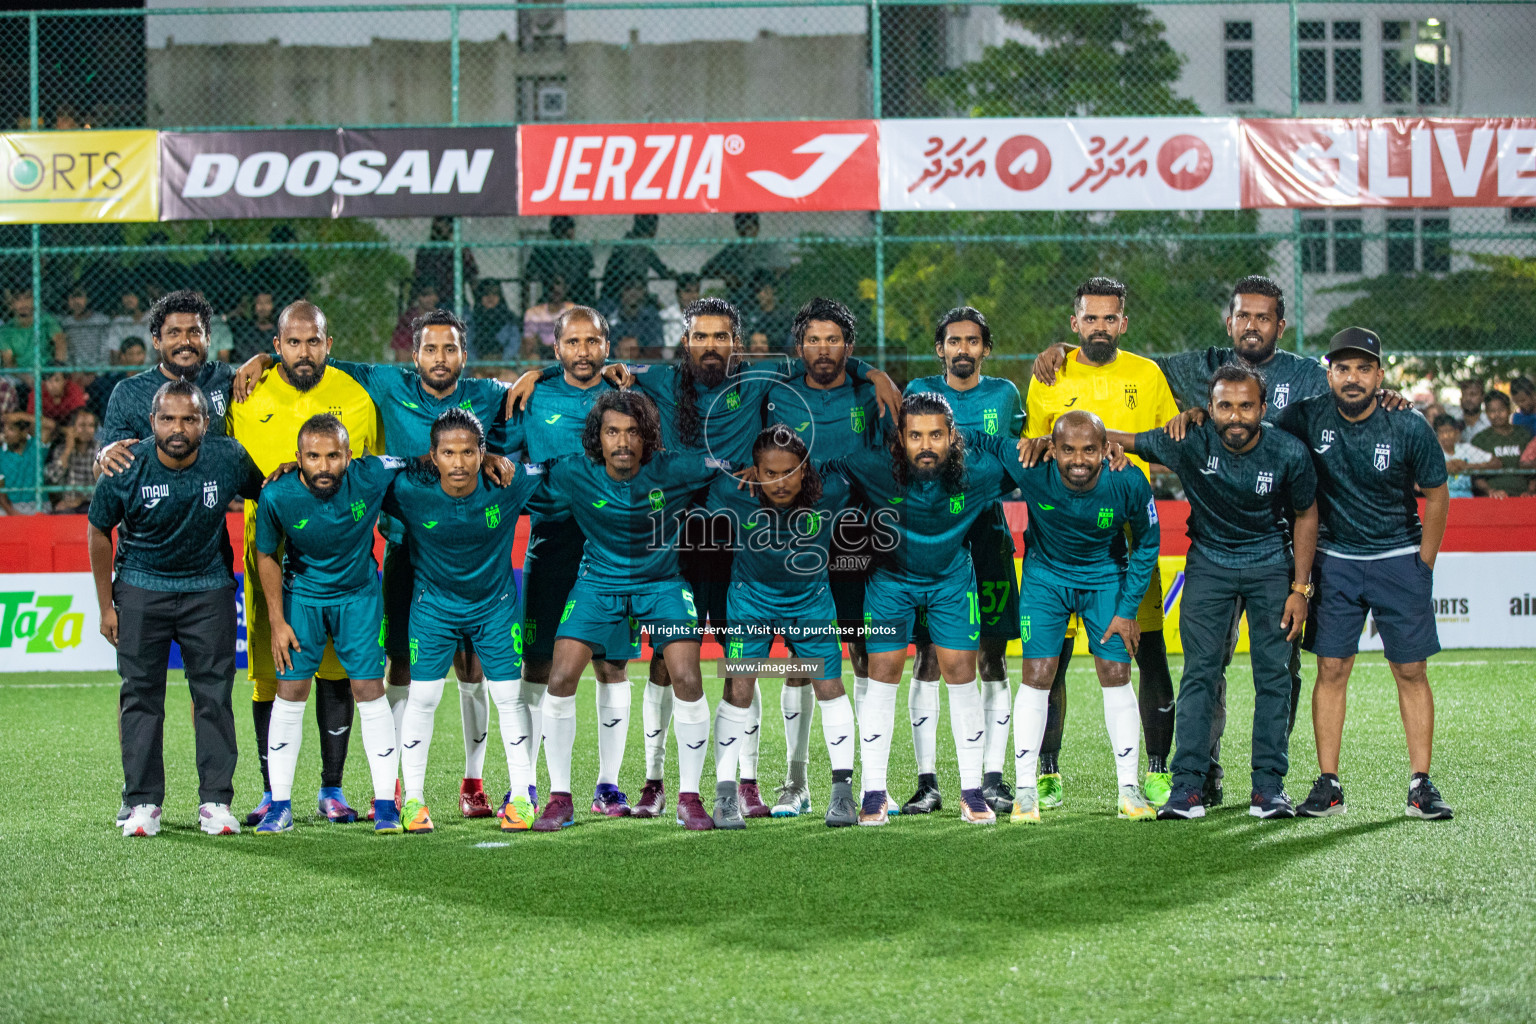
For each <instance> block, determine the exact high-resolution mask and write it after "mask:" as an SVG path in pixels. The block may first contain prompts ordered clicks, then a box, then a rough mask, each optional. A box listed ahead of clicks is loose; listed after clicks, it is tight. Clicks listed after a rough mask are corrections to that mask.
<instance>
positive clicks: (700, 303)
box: [683, 297, 741, 339]
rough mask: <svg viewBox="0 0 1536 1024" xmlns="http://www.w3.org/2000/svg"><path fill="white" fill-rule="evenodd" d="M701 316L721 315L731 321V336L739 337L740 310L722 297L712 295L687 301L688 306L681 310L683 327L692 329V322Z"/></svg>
mask: <svg viewBox="0 0 1536 1024" xmlns="http://www.w3.org/2000/svg"><path fill="white" fill-rule="evenodd" d="M701 316H723V317H725V318H726V319H728V320H730V322H731V337H733V338H737V339H739V338H740V337H741V310H739V309H737V308H736V307H735V306H734V305H732V304H731V303H729V302H726V301H725V300H724V299H718V298H714V297H710V298H704V299H694V300H693V301H692V302H690V303H688V308H687V309H685V310H683V324H684V327H685V329H687V330H692V329H693V322H694V321H695V320H697V319H698V318H699V317H701Z"/></svg>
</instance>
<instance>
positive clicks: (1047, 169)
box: [880, 117, 1239, 210]
mask: <svg viewBox="0 0 1536 1024" xmlns="http://www.w3.org/2000/svg"><path fill="white" fill-rule="evenodd" d="M1238 183H1239V175H1238V167H1237V122H1236V121H1235V120H1233V119H1231V118H1195V117H1157V118H1134V117H1124V118H1091V117H1090V118H1073V119H1067V118H918V119H913V120H900V121H881V122H880V208H881V209H883V210H1234V209H1236V208H1237V205H1238V191H1239V190H1238Z"/></svg>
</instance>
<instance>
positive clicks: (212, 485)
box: [203, 480, 219, 508]
mask: <svg viewBox="0 0 1536 1024" xmlns="http://www.w3.org/2000/svg"><path fill="white" fill-rule="evenodd" d="M203 507H204V508H218V507H219V482H218V481H217V480H204V481H203Z"/></svg>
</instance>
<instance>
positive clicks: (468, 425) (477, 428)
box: [431, 407, 485, 452]
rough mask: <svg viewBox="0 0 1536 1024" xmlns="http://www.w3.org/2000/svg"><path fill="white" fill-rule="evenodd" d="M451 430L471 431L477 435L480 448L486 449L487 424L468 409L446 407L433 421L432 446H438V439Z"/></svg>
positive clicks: (434, 447)
mask: <svg viewBox="0 0 1536 1024" xmlns="http://www.w3.org/2000/svg"><path fill="white" fill-rule="evenodd" d="M449 430H467V431H469V432H470V433H471V434H474V435H475V441H476V442H478V445H479V448H480V450H481V451H482V452H483V451H485V426H484V425H483V424H482V423H481V422H480V417H478V416H476V415H475V414H474V413H472V412H470V411H469V410H468V409H460V408H458V407H454V408H452V409H444V410H443V411H442V412H441V413H440V414H439V415H438V417H437V419H435V420H433V421H432V434H431V438H432V442H431V446H432V448H433V449H436V448H437V439H438V438H439V437H441V436H442V435H443V433H444V432H445V431H449Z"/></svg>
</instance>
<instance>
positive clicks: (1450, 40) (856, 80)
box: [0, 0, 1536, 505]
mask: <svg viewBox="0 0 1536 1024" xmlns="http://www.w3.org/2000/svg"><path fill="white" fill-rule="evenodd" d="M1533 49H1536V3H1531V2H1522V3H1452V2H1447V0H1435V2H1428V0H1426V2H1395V0H1394V2H1371V3H1335V4H1313V3H1299V2H1294V0H1275V2H1261V3H1211V2H1159V3H1143V4H1137V5H1131V4H1120V3H1036V4H995V3H993V4H972V3H950V4H942V5H936V4H921V3H909V2H905V0H889V2H882V0H866V2H846V3H845V2H839V0H825V2H817V3H798V4H790V3H777V2H767V3H757V2H750V3H703V2H695V3H687V2H683V3H672V4H663V3H621V2H614V3H601V2H599V3H588V2H572V3H566V4H561V3H539V4H519V5H513V4H507V5H484V4H482V5H471V4H461V5H446V4H434V5H378V4H362V3H359V4H350V3H348V4H333V5H329V6H323V7H321V6H297V5H281V6H268V7H259V8H258V7H250V8H239V9H199V8H192V7H183V8H176V7H170V6H159V7H156V8H154V9H152V10H149V11H143V10H136V11H121V12H118V11H110V12H108V11H95V12H89V13H78V12H47V11H45V12H36V13H25V12H21V13H16V12H3V13H0V115H3V117H4V123H5V124H6V125H7V126H10V127H12V128H15V129H17V130H27V129H29V128H32V129H39V130H51V129H69V128H94V129H101V128H130V127H132V128H159V129H176V130H184V131H200V130H213V129H220V130H239V129H249V128H262V127H332V128H333V127H358V128H362V127H387V126H423V125H497V126H510V125H516V124H519V123H528V122H538V121H565V122H627V121H693V120H700V121H707V120H766V119H772V120H792V119H827V118H863V117H885V118H900V117H922V116H945V117H967V116H975V117H994V116H1165V115H1184V116H1188V115H1208V116H1224V117H1230V116H1260V117H1262V116H1305V117H1313V116H1316V117H1325V116H1340V117H1343V116H1376V117H1387V116H1395V115H1412V116H1423V115H1444V116H1457V115H1462V116H1518V115H1529V114H1531V113H1532V111H1533V109H1536V79H1533V78H1532V77H1531V76H1530V75H1529V74H1528V73H1527V66H1528V63H1529V61H1528V55H1529V53H1530V52H1531V51H1532V50H1533ZM647 231H648V227H647V225H646V224H644V223H639V222H637V221H636V220H632V219H631V218H627V217H624V218H620V217H603V216H594V217H584V218H578V219H576V220H575V221H564V222H562V220H561V219H560V218H553V219H551V218H545V217H538V218H522V217H497V218H461V219H459V220H458V221H457V222H454V221H452V220H447V219H439V220H438V221H432V220H429V219H425V218H423V219H401V220H363V219H354V220H336V221H330V220H297V221H284V222H264V221H253V220H244V221H220V222H176V223H161V224H118V225H112V224H84V225H40V226H34V225H6V226H0V289H3V294H4V301H5V306H6V308H5V309H4V311H3V315H4V317H5V320H6V323H5V325H4V326H3V327H0V332H3V334H0V353H3V352H4V351H10V352H11V353H12V358H11V362H12V363H13V364H14V371H13V373H14V375H13V376H11V377H9V378H8V383H7V385H6V386H5V387H4V388H0V408H4V407H5V406H6V405H7V403H10V405H11V407H12V408H20V409H25V408H27V403H28V402H29V401H31V402H33V403H34V405H40V407H41V411H42V412H44V413H45V414H46V413H47V411H48V410H49V409H50V408H62V407H63V406H62V405H61V403H64V402H65V400H64V398H62V397H60V396H62V395H63V394H64V393H65V392H68V393H70V394H73V389H74V388H76V387H78V388H81V389H84V391H85V392H86V393H87V395H88V396H89V398H90V406H89V407H92V408H96V409H98V411H99V409H100V408H102V407H104V403H105V397H104V396H105V395H106V394H107V393H109V392H110V385H111V383H112V381H113V380H114V379H117V378H119V377H120V376H121V375H122V374H124V373H127V372H132V370H131V366H133V365H137V362H138V361H139V360H140V359H145V358H147V359H148V360H149V361H151V362H152V361H153V360H154V355H153V352H152V351H151V350H149V348H148V344H147V343H148V338H147V337H146V336H145V335H146V334H147V330H146V329H144V327H143V320H142V311H143V310H145V309H147V307H148V305H149V303H150V302H152V301H153V299H154V298H155V297H156V296H158V295H159V294H163V293H164V292H165V291H167V290H170V289H174V288H178V287H191V288H196V289H200V290H202V291H203V292H204V293H205V295H206V296H207V297H208V299H209V300H210V301H211V302H212V303H213V305H214V306H215V308H216V309H217V311H218V313H219V315H220V320H219V322H218V323H217V324H216V325H215V331H214V334H215V337H214V347H215V348H216V349H217V350H219V352H220V353H221V354H223V353H227V355H226V356H224V357H225V358H229V359H232V360H237V361H238V360H240V359H242V358H244V357H245V356H248V355H250V354H252V353H253V352H255V351H258V350H265V348H266V346H267V344H268V340H269V339H270V336H271V319H272V317H273V315H274V313H275V310H276V309H279V308H281V306H282V304H283V303H284V302H286V301H289V300H291V299H292V298H297V297H299V296H308V297H310V298H312V299H313V300H315V301H316V302H318V303H319V304H320V305H321V306H322V307H323V308H325V309H326V310H327V312H328V313H329V315H330V318H331V322H332V324H333V328H334V331H335V334H336V338H337V342H338V350H339V351H338V354H339V355H343V356H347V357H351V358H361V359H388V358H393V357H395V356H397V355H398V353H399V348H398V347H397V341H398V331H399V328H400V326H401V324H402V323H408V322H409V318H410V317H411V316H412V315H413V313H414V312H415V311H418V310H419V309H421V308H422V307H423V306H424V304H426V303H429V302H435V303H436V304H438V305H442V306H447V307H451V308H456V309H457V310H459V311H460V312H461V314H463V315H464V316H465V318H466V319H467V320H468V321H469V322H470V324H471V328H472V336H473V343H474V345H473V351H474V353H475V356H476V362H477V365H478V366H479V368H480V372H484V373H488V374H490V373H499V374H503V375H507V376H510V375H512V374H514V373H516V372H518V371H519V370H520V369H523V368H525V367H527V366H529V365H533V364H535V363H540V362H542V361H543V360H544V359H545V358H546V356H545V352H544V351H543V350H541V347H540V342H539V330H540V326H539V325H540V324H541V323H542V322H543V321H544V320H545V319H547V316H546V313H547V308H548V307H547V306H546V305H545V304H546V303H548V302H549V301H550V300H551V299H552V298H557V299H558V298H560V297H561V295H562V294H563V296H564V297H565V298H568V299H573V300H576V301H589V302H599V303H602V304H605V305H607V306H608V307H609V308H610V309H613V310H615V311H616V312H617V313H618V320H619V321H620V322H621V323H622V322H626V321H627V322H628V323H630V324H632V325H634V327H633V329H632V333H631V334H626V335H624V337H625V338H626V339H627V338H628V337H631V336H634V335H635V334H638V335H639V337H636V340H635V343H633V345H632V346H631V343H629V342H627V341H624V342H623V344H624V345H626V346H630V347H632V348H641V349H644V350H648V349H650V348H652V345H651V343H650V340H651V333H652V332H654V331H655V330H656V329H657V325H658V324H659V325H661V327H662V329H663V330H666V329H667V327H666V325H667V324H669V323H672V322H673V320H671V319H669V316H670V315H671V314H672V313H673V312H674V310H673V309H672V307H674V306H675V304H676V303H677V301H678V299H679V295H682V296H683V298H684V299H686V298H687V297H688V296H691V295H692V294H693V293H694V291H695V290H699V291H702V292H703V293H704V294H719V295H725V296H727V297H729V298H731V299H733V300H734V301H736V302H737V303H738V304H739V305H740V306H741V307H742V309H743V311H744V315H745V320H746V323H747V330H748V338H749V342H750V343H753V344H756V345H757V346H758V347H766V348H769V349H777V348H780V347H782V346H783V344H784V340H785V335H786V333H787V330H788V324H789V321H790V319H791V317H792V314H793V310H794V309H795V308H796V307H798V305H799V304H800V303H802V302H803V301H805V300H806V299H808V298H810V297H811V296H812V295H817V294H824V295H831V296H834V297H837V298H840V299H842V300H844V301H846V302H847V303H848V304H849V305H850V306H852V307H853V308H854V310H855V311H856V312H857V313H858V314H859V316H860V323H861V329H860V339H859V350H860V352H861V353H862V354H864V355H866V356H868V357H870V358H873V359H875V360H877V361H879V362H882V363H883V364H884V365H886V366H887V367H888V368H889V369H891V371H892V372H893V373H894V374H895V375H897V376H898V377H901V378H909V377H912V376H917V375H921V374H926V373H931V372H933V371H934V369H935V368H936V366H937V364H936V363H935V362H934V361H933V355H932V346H931V340H932V333H931V332H932V325H933V323H934V322H935V320H936V319H937V317H938V316H939V314H940V313H942V312H943V311H944V310H945V309H948V308H949V307H951V306H954V305H958V304H970V305H974V306H977V307H978V308H980V309H982V310H983V311H984V312H985V313H986V314H987V316H988V317H989V319H990V320H991V322H992V324H993V332H994V337H995V339H996V350H995V353H994V356H993V360H992V363H991V369H990V372H993V373H997V374H1001V375H1006V376H1011V377H1013V378H1014V379H1015V380H1017V381H1018V382H1019V383H1020V385H1021V387H1022V386H1023V385H1024V383H1025V380H1026V378H1027V374H1028V366H1029V360H1030V359H1032V358H1033V355H1034V354H1035V353H1036V352H1038V351H1039V350H1040V349H1042V348H1043V347H1044V346H1045V345H1047V344H1049V343H1050V342H1052V341H1057V340H1061V339H1063V338H1065V337H1067V318H1068V315H1069V313H1070V300H1071V296H1072V293H1073V291H1074V289H1075V288H1076V287H1077V285H1078V284H1079V283H1080V282H1081V281H1082V280H1084V279H1085V278H1087V277H1089V276H1091V275H1094V274H1099V273H1104V274H1110V275H1113V276H1116V277H1118V278H1120V279H1122V280H1124V281H1126V282H1127V284H1128V285H1129V288H1130V300H1129V301H1130V305H1129V307H1128V312H1129V313H1130V315H1131V317H1132V332H1131V334H1130V335H1128V336H1127V339H1126V343H1127V347H1128V348H1131V349H1133V350H1136V351H1151V352H1166V351H1178V350H1182V349H1186V348H1190V347H1200V346H1205V345H1210V344H1219V343H1221V342H1222V341H1223V340H1224V329H1223V324H1222V313H1223V304H1224V302H1225V300H1226V298H1227V295H1228V291H1229V289H1230V286H1231V283H1232V282H1233V281H1235V280H1237V279H1238V278H1240V277H1242V276H1245V275H1247V274H1252V273H1266V274H1268V275H1270V276H1271V277H1273V278H1275V279H1276V280H1277V281H1278V282H1280V283H1281V285H1282V286H1283V287H1284V288H1285V289H1286V292H1287V297H1288V316H1289V320H1290V322H1291V325H1292V329H1291V330H1290V331H1289V332H1288V333H1287V335H1286V340H1285V343H1286V344H1288V345H1290V346H1292V347H1295V348H1298V349H1299V350H1301V351H1305V352H1311V353H1316V352H1317V351H1319V346H1320V345H1321V343H1322V341H1323V340H1324V339H1326V337H1327V336H1328V335H1329V334H1331V333H1332V332H1333V331H1334V330H1337V329H1338V328H1339V327H1341V326H1343V325H1346V324H1351V323H1360V324H1365V325H1367V326H1370V327H1372V328H1374V329H1376V330H1377V331H1379V332H1380V333H1381V334H1382V336H1383V337H1384V338H1385V339H1386V340H1387V343H1388V345H1389V346H1390V348H1391V349H1392V350H1393V351H1394V352H1396V353H1399V354H1400V361H1399V363H1398V369H1399V371H1408V372H1414V373H1423V372H1433V373H1435V374H1438V375H1440V376H1441V378H1442V379H1444V380H1446V382H1447V383H1449V382H1450V381H1452V380H1454V379H1457V378H1458V377H1459V376H1461V375H1465V374H1468V373H1472V372H1476V373H1477V374H1478V375H1480V376H1497V377H1500V378H1502V379H1507V378H1508V377H1509V376H1511V375H1513V374H1514V373H1517V372H1519V371H1520V370H1521V368H1522V367H1527V366H1529V365H1531V364H1532V363H1536V327H1533V326H1532V325H1533V324H1536V210H1532V209H1529V208H1524V209H1522V208H1504V209H1472V208H1455V209H1450V210H1380V209H1374V210H1373V209H1364V210H1348V211H1345V210H1338V211H1322V210H1319V211H1293V210H1284V211H1278V210H1265V211H1258V210H1244V211H1226V212H1148V211H1121V212H1109V213H1105V212H1094V213H1089V212H1075V211H1063V212H1027V213H1023V212H1001V213H900V214H896V213H885V214H879V213H874V214H870V213H778V214H772V213H770V214H763V215H761V216H760V217H758V216H746V217H743V216H735V217H733V216H731V215H729V214H708V215H705V214H700V215H676V216H663V217H661V218H660V219H659V222H658V223H657V225H656V228H655V231H654V235H653V236H651V235H648V234H647ZM641 248H646V249H650V250H651V251H652V253H653V254H654V256H655V262H654V263H653V264H652V266H653V270H652V272H651V274H652V276H651V277H650V279H649V283H648V286H647V287H646V288H644V289H632V290H630V294H625V293H624V292H623V291H622V290H621V289H620V288H619V287H618V286H617V282H614V284H613V286H612V287H606V288H605V281H604V278H605V277H608V276H610V275H608V274H607V268H608V266H609V262H610V260H611V259H613V258H614V254H615V253H618V254H619V259H620V261H621V262H622V263H624V264H625V265H626V266H630V265H633V264H634V260H635V259H636V258H637V257H638V255H639V250H640V249H641ZM663 268H664V269H663ZM743 268H750V273H749V272H747V271H746V270H743ZM556 278H559V279H560V280H559V281H558V282H557V281H556ZM552 291H553V292H555V293H556V294H553V295H552V294H551V293H552ZM135 310H137V314H136V313H135ZM136 341H137V342H143V343H145V344H144V347H143V348H140V347H139V346H138V345H137V344H135V342H136ZM663 341H664V342H667V341H670V338H665V337H664V338H663ZM616 347H617V346H616ZM663 347H664V346H663ZM34 351H38V352H40V355H38V356H36V357H34V355H33V353H34ZM88 353H89V354H93V355H91V356H90V357H87V354H88ZM52 362H57V363H58V364H59V365H49V364H50V363H52ZM125 364H126V365H125ZM28 369H30V370H31V371H32V372H27V371H28ZM7 388H8V392H7ZM39 396H41V397H42V401H41V402H40V403H39V402H37V399H38V397H39ZM71 401H72V400H71ZM65 404H69V403H65ZM86 425H87V426H88V425H89V424H88V423H87V424H86ZM65 432H66V425H65V424H64V423H63V422H62V421H60V422H57V423H48V424H40V426H39V435H38V436H37V437H36V438H34V439H33V440H32V441H31V442H30V444H27V445H21V444H19V443H18V444H17V445H16V446H15V447H22V449H23V453H24V457H13V458H11V459H10V461H9V463H8V465H9V467H10V469H9V472H8V473H7V485H8V487H9V488H10V490H11V492H12V494H13V496H14V497H13V499H12V500H15V498H16V497H19V496H21V495H22V493H23V492H32V493H31V495H30V497H31V498H32V500H33V501H34V502H41V503H43V504H44V505H46V503H47V501H48V498H47V495H50V494H52V495H54V496H55V498H57V497H58V496H59V495H65V494H68V493H69V491H70V488H68V487H67V486H66V485H64V484H58V483H53V482H52V478H53V477H57V476H58V471H57V470H56V469H51V468H50V467H51V466H54V465H55V464H56V463H58V462H59V461H60V460H59V458H58V454H59V451H60V448H59V445H60V444H61V438H63V437H64V434H65ZM13 434H14V431H13ZM10 440H12V441H18V442H19V438H18V437H17V436H12V437H10ZM12 454H13V455H15V453H14V452H13V453H12ZM65 461H67V460H65ZM22 462H25V463H27V464H28V466H30V472H27V471H26V470H25V469H23V468H22V467H21V463H22ZM17 504H18V505H20V504H23V503H21V502H19V501H17Z"/></svg>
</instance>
